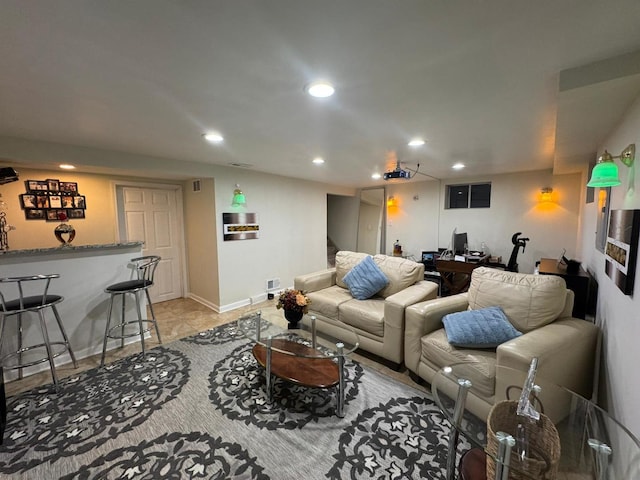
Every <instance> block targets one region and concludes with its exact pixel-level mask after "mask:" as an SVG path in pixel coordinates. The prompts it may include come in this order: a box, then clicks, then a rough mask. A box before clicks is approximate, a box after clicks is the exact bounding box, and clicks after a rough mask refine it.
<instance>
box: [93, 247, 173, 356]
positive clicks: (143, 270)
mask: <svg viewBox="0 0 640 480" xmlns="http://www.w3.org/2000/svg"><path fill="white" fill-rule="evenodd" d="M131 263H133V265H134V268H135V270H136V275H137V278H136V279H134V280H127V281H125V282H120V283H114V284H113V285H109V286H108V287H107V288H106V289H105V292H107V293H108V294H110V295H111V298H110V301H109V311H108V313H107V326H106V327H105V332H104V343H103V344H102V360H101V362H100V366H104V358H105V355H106V353H107V340H108V339H109V338H119V339H120V348H122V347H124V339H125V338H129V337H135V336H138V335H139V336H140V344H141V346H142V354H143V355H144V354H145V349H144V334H145V333H147V332H149V331H151V328H150V327H146V328H145V326H144V325H143V323H147V324H153V325H154V326H155V328H156V335H157V336H158V342H160V343H162V338H161V337H160V330H159V329H158V322H157V321H156V316H155V314H154V313H153V306H152V305H151V297H150V296H149V289H150V288H151V287H152V286H153V277H154V275H155V272H156V267H157V266H158V263H160V257H159V256H157V255H147V256H145V257H138V258H133V259H131ZM142 291H144V292H145V294H146V295H147V300H148V302H149V311H150V312H151V319H144V318H142V311H141V309H140V296H139V294H140V292H142ZM127 294H132V295H133V296H134V298H135V300H136V308H137V310H138V319H137V320H127V319H126V318H125V308H126V297H127ZM118 295H120V296H122V315H121V317H120V323H119V324H117V325H114V326H113V327H111V326H110V325H111V312H112V310H113V301H114V299H115V298H116V297H117V296H118ZM133 324H137V325H138V331H137V332H134V333H127V332H125V326H127V325H133ZM118 329H120V331H119V332H117V330H118Z"/></svg>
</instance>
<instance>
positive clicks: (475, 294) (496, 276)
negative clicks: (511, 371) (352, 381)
mask: <svg viewBox="0 0 640 480" xmlns="http://www.w3.org/2000/svg"><path fill="white" fill-rule="evenodd" d="M490 306H499V307H501V308H502V310H503V311H504V313H505V314H506V316H507V318H508V320H509V322H510V323H511V324H512V325H513V326H514V327H515V328H516V329H518V330H519V331H520V332H522V335H521V336H519V337H516V338H514V339H512V340H509V341H507V342H504V343H502V344H500V345H498V346H497V348H469V347H465V348H458V347H454V346H452V345H451V344H450V343H449V341H448V338H447V333H446V331H445V329H444V325H443V323H442V319H443V317H444V316H445V315H447V314H448V313H454V312H460V311H464V310H478V309H483V308H486V307H490ZM572 307H573V292H572V291H571V290H568V289H567V288H566V284H565V281H564V279H562V278H560V277H556V276H547V275H532V274H524V273H514V272H506V271H502V270H495V269H491V268H487V267H478V268H476V269H475V270H473V273H472V274H471V284H470V287H469V291H468V292H466V293H461V294H458V295H452V296H450V297H444V298H438V299H435V300H430V301H424V302H420V303H417V304H415V305H411V306H409V307H407V311H406V318H405V337H404V338H405V344H404V352H405V364H406V366H407V368H408V369H409V370H410V371H411V372H413V373H414V374H416V375H418V376H419V377H420V378H422V379H424V380H426V381H427V382H431V381H432V380H433V377H434V376H435V374H436V373H437V372H438V370H439V369H441V368H442V367H445V366H447V365H451V364H453V363H462V362H464V363H468V372H469V379H470V380H471V381H472V383H473V385H474V388H473V389H472V390H470V391H469V394H468V397H467V407H468V408H469V410H471V411H472V412H473V413H474V414H476V415H478V416H479V417H481V418H486V416H487V414H488V412H489V410H490V408H491V406H492V405H493V404H494V403H496V402H498V401H500V400H504V399H506V390H507V388H508V387H509V386H510V385H511V383H512V382H511V381H510V379H509V378H503V377H502V376H501V374H500V373H498V374H496V366H504V367H510V368H515V369H518V370H521V371H523V372H526V371H527V369H528V367H529V365H530V363H531V359H532V358H533V357H538V375H540V376H541V377H544V378H545V379H547V380H549V381H552V382H554V383H556V384H558V385H562V386H564V387H566V388H568V389H570V390H572V391H574V392H576V393H578V394H580V395H583V396H585V397H587V398H591V396H592V388H593V376H594V369H595V365H596V351H597V345H598V336H599V329H598V328H597V327H596V326H595V325H594V324H592V323H590V322H588V321H585V320H580V319H576V318H573V317H571V311H572ZM505 370H507V369H505ZM498 372H502V370H501V369H498Z"/></svg>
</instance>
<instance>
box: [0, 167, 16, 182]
mask: <svg viewBox="0 0 640 480" xmlns="http://www.w3.org/2000/svg"><path fill="white" fill-rule="evenodd" d="M17 181H18V172H16V171H15V170H14V169H13V168H11V167H0V185H4V184H5V183H10V182H17Z"/></svg>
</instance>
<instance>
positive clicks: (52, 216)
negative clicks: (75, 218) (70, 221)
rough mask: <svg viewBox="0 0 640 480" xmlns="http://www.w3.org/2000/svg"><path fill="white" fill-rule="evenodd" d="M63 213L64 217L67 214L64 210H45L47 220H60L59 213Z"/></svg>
mask: <svg viewBox="0 0 640 480" xmlns="http://www.w3.org/2000/svg"><path fill="white" fill-rule="evenodd" d="M61 213H64V214H65V218H67V217H66V215H67V211H66V210H54V209H50V210H47V222H60V221H62V220H61V218H60V216H59V215H60V214H61Z"/></svg>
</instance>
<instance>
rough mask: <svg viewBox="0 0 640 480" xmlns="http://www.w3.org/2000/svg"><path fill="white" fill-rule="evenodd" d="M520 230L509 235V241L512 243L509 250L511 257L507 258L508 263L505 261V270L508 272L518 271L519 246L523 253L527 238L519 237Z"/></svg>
mask: <svg viewBox="0 0 640 480" xmlns="http://www.w3.org/2000/svg"><path fill="white" fill-rule="evenodd" d="M520 235H522V232H516V233H514V234H513V236H512V237H511V243H513V250H512V251H511V257H510V258H509V263H507V271H509V272H517V271H518V261H517V260H518V252H519V251H520V247H522V252H523V253H524V248H525V247H526V246H527V242H528V241H529V239H528V238H522V237H520Z"/></svg>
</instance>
